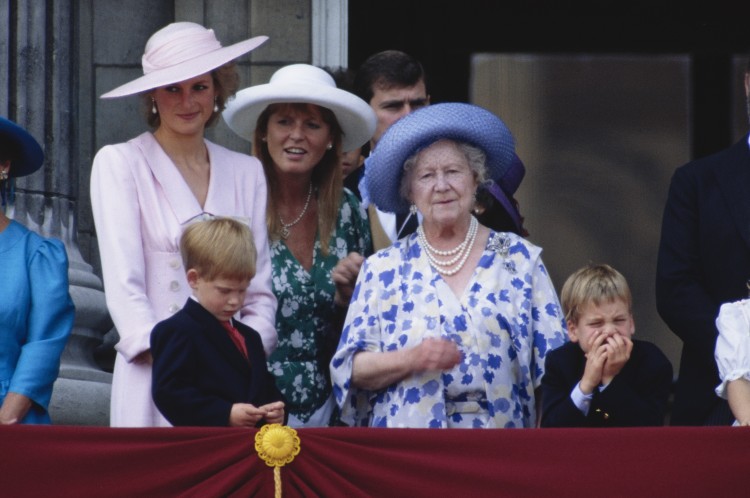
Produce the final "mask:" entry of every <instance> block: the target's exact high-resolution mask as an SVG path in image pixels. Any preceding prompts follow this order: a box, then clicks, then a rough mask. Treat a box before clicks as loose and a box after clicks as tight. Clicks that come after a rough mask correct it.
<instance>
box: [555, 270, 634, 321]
mask: <svg viewBox="0 0 750 498" xmlns="http://www.w3.org/2000/svg"><path fill="white" fill-rule="evenodd" d="M618 299H621V300H623V301H624V302H625V304H627V306H628V311H631V310H632V306H633V297H632V295H631V294H630V287H629V286H628V282H627V280H625V277H624V276H622V274H621V273H620V272H619V271H617V270H615V269H614V268H612V267H611V266H609V265H607V264H590V265H587V266H584V267H583V268H580V269H578V270H577V271H575V272H574V273H573V274H572V275H571V276H569V277H568V279H567V280H566V281H565V284H564V285H563V288H562V291H561V292H560V304H561V305H562V308H563V313H565V320H566V321H567V322H569V323H578V319H579V318H580V316H581V310H582V309H583V308H584V307H585V306H587V305H589V304H591V303H593V304H594V305H596V306H598V305H600V304H602V303H610V302H612V301H615V300H618Z"/></svg>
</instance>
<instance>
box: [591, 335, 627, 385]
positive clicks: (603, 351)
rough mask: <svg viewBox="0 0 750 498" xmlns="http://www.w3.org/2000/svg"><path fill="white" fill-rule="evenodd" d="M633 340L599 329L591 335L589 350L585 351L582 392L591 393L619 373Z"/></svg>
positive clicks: (625, 361)
mask: <svg viewBox="0 0 750 498" xmlns="http://www.w3.org/2000/svg"><path fill="white" fill-rule="evenodd" d="M632 350H633V341H632V340H630V338H629V337H624V336H622V335H620V334H616V333H613V334H608V333H605V332H603V331H601V330H597V331H595V332H594V333H593V334H592V335H591V340H590V343H589V352H588V353H586V368H585V369H584V371H583V377H582V378H581V383H580V389H581V392H583V394H591V393H592V392H594V389H596V388H597V387H598V386H600V385H607V384H609V383H610V382H612V379H614V378H615V376H616V375H617V374H618V373H620V370H622V367H624V366H625V363H627V361H628V360H629V359H630V353H631V351H632Z"/></svg>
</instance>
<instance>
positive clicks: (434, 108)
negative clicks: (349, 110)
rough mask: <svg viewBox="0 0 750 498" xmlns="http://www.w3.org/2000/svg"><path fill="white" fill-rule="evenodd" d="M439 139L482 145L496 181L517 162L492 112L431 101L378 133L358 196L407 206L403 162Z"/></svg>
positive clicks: (391, 207)
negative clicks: (402, 195) (403, 187)
mask: <svg viewBox="0 0 750 498" xmlns="http://www.w3.org/2000/svg"><path fill="white" fill-rule="evenodd" d="M442 139H451V140H455V141H458V142H465V143H468V144H471V145H473V146H475V147H478V148H480V149H482V150H483V151H484V153H485V155H486V156H487V161H486V166H487V173H488V177H489V178H493V179H496V181H499V180H500V179H501V178H503V177H504V176H505V174H506V173H507V172H508V170H510V169H511V167H512V165H513V164H514V161H518V162H519V163H520V161H519V160H518V157H517V156H516V153H515V140H514V139H513V135H511V133H510V130H509V129H508V127H507V126H505V123H503V122H502V120H501V119H500V118H498V117H497V116H495V115H494V114H493V113H491V112H490V111H488V110H486V109H484V108H482V107H479V106H476V105H472V104H463V103H445V104H434V105H430V106H427V107H424V108H422V109H419V110H418V111H415V112H413V113H411V114H408V115H406V116H404V117H403V118H401V119H399V120H398V121H396V122H395V123H394V124H393V125H391V127H390V128H388V130H387V131H386V132H385V133H384V134H383V136H382V137H381V138H380V141H378V144H377V146H376V147H375V150H374V151H373V152H372V154H370V157H368V158H367V159H366V161H365V177H364V182H363V183H364V185H365V189H366V192H363V196H365V197H367V198H369V200H370V201H371V202H373V203H374V204H375V205H376V206H377V207H378V209H380V210H381V211H386V212H390V213H405V212H407V211H408V210H409V201H407V200H406V199H404V198H403V197H401V194H400V192H399V190H400V189H399V187H400V185H401V178H402V176H403V173H404V162H406V160H407V159H408V158H409V157H411V156H412V155H413V154H415V153H416V152H418V151H420V150H422V149H424V148H425V147H427V146H429V145H431V144H433V143H435V142H437V141H438V140H442ZM521 167H523V165H521ZM521 177H523V175H521ZM519 183H520V182H519ZM506 200H507V199H506Z"/></svg>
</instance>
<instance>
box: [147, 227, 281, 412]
mask: <svg viewBox="0 0 750 498" xmlns="http://www.w3.org/2000/svg"><path fill="white" fill-rule="evenodd" d="M180 251H181V253H182V256H183V262H184V265H185V268H186V269H187V280H188V283H189V284H190V287H191V288H192V289H193V295H192V296H191V297H190V298H189V299H188V301H187V303H186V304H185V307H184V308H183V309H182V310H180V311H178V312H177V313H175V314H174V315H173V316H171V317H170V318H167V319H166V320H163V321H161V322H159V323H158V324H157V325H156V326H155V327H154V330H153V331H152V333H151V353H152V356H153V361H154V364H153V378H152V390H151V391H152V395H153V397H154V403H155V404H156V406H157V407H158V408H159V411H160V412H161V413H162V414H163V415H164V417H165V418H166V419H167V420H168V421H169V422H170V423H171V424H172V425H189V426H233V427H259V426H261V425H263V424H265V423H284V422H285V421H286V414H285V410H284V403H283V399H284V397H283V395H282V394H281V392H280V391H279V390H278V388H277V387H276V383H275V380H274V377H273V375H271V373H270V372H269V371H268V368H267V366H266V355H265V353H264V351H263V343H262V342H261V339H260V335H259V334H258V332H256V331H255V330H253V329H252V328H250V327H248V326H246V325H244V324H243V323H241V322H239V321H233V319H232V317H233V316H234V315H235V314H236V313H237V312H238V311H239V309H240V308H241V307H242V304H243V302H244V299H245V293H246V291H247V287H248V285H249V284H250V279H251V278H252V277H253V276H254V274H255V258H256V252H255V246H254V245H253V239H252V233H251V232H250V229H249V228H248V227H247V226H246V225H244V224H242V223H241V222H239V221H236V220H232V219H228V218H217V219H213V220H208V221H202V222H198V223H195V224H193V225H191V226H189V227H188V228H187V229H185V232H184V233H183V236H182V239H181V241H180Z"/></svg>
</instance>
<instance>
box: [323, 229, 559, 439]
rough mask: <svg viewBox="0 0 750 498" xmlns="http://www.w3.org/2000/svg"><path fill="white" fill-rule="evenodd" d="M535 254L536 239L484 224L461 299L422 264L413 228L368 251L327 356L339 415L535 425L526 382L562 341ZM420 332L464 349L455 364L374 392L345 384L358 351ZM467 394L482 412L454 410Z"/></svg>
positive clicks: (361, 419)
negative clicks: (486, 229)
mask: <svg viewBox="0 0 750 498" xmlns="http://www.w3.org/2000/svg"><path fill="white" fill-rule="evenodd" d="M540 256H541V249H540V248H539V247H537V246H534V245H533V244H531V243H529V242H528V241H526V240H524V239H523V238H521V237H519V236H517V235H515V234H511V233H504V232H502V233H500V232H491V233H490V237H489V239H488V242H487V246H486V247H485V250H484V253H483V254H482V256H481V258H480V261H479V263H478V265H477V268H476V269H475V271H474V274H473V276H472V277H471V280H470V281H469V283H468V285H467V288H466V290H465V291H464V293H463V295H462V296H461V297H460V298H457V297H456V296H455V294H453V292H452V291H451V289H450V287H449V286H448V285H447V283H446V282H445V281H444V280H443V279H442V277H441V276H440V275H439V274H438V273H437V272H436V271H434V270H433V268H432V267H431V266H430V264H429V261H428V260H427V256H426V255H425V254H424V252H423V251H422V249H421V247H420V246H419V244H418V243H417V238H416V235H411V236H409V237H408V238H405V239H402V240H400V241H398V242H396V243H395V244H394V245H393V246H391V247H389V248H387V249H384V250H382V251H379V252H378V253H376V254H375V255H373V256H371V257H370V258H368V259H367V260H366V262H365V264H364V265H363V267H362V269H361V271H360V273H359V278H358V280H357V284H356V288H355V290H354V294H353V296H352V302H351V304H350V306H349V311H348V314H347V317H346V323H345V326H344V330H343V334H342V337H341V341H340V343H339V347H338V351H337V352H336V354H335V355H334V357H333V360H332V361H331V379H332V381H333V390H334V395H335V397H336V401H337V403H338V404H339V406H340V407H341V410H342V414H341V419H342V421H343V422H344V423H347V424H349V425H369V426H373V427H417V428H418V427H533V426H534V425H535V423H536V408H535V401H534V389H535V388H536V387H538V386H539V385H540V383H541V377H542V375H543V374H544V358H545V355H546V353H547V352H548V351H550V350H552V349H554V348H556V347H558V346H560V345H562V344H563V343H564V342H565V340H566V334H565V326H564V322H563V316H562V312H561V309H560V304H559V301H558V299H557V294H556V292H555V289H554V287H553V285H552V282H551V281H550V278H549V276H548V274H547V270H546V268H545V266H544V263H543V262H542V260H541V257H540ZM427 337H442V338H447V339H450V340H452V341H454V342H455V343H456V344H457V345H458V346H459V349H460V350H461V352H462V361H461V362H460V364H459V365H457V366H456V367H454V368H453V369H452V370H450V371H447V372H435V371H430V372H423V373H419V374H416V375H413V376H412V377H409V378H406V379H404V380H402V381H401V382H399V383H396V384H393V385H391V386H389V387H387V388H386V389H384V390H382V391H379V392H369V391H364V390H359V389H356V388H354V387H352V386H351V385H350V380H351V373H352V361H353V357H354V355H355V354H356V353H357V352H359V351H375V352H387V351H395V350H398V349H405V348H412V347H414V346H416V345H418V344H419V343H420V342H422V340H424V339H425V338H427ZM477 394H478V395H479V396H478V398H479V399H478V401H477V400H476V398H477ZM467 399H468V400H474V402H477V403H478V404H479V405H480V406H481V408H482V411H483V412H484V414H483V415H482V414H479V415H474V414H465V413H464V414H462V413H460V412H459V413H454V410H453V409H452V407H453V406H455V405H456V402H457V401H458V402H462V401H465V400H467ZM459 404H461V403H459Z"/></svg>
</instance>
